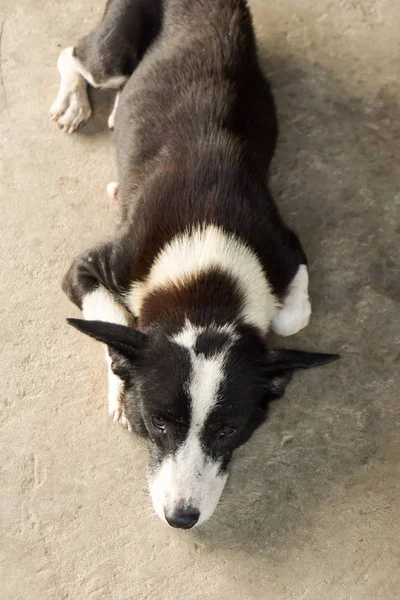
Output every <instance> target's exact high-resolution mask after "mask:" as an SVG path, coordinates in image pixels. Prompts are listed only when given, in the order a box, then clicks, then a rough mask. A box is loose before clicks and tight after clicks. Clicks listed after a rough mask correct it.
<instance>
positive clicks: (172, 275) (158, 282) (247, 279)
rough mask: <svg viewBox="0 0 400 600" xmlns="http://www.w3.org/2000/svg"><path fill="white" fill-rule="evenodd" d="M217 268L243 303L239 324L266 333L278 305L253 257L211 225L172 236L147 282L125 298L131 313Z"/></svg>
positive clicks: (230, 235) (248, 251) (236, 242)
mask: <svg viewBox="0 0 400 600" xmlns="http://www.w3.org/2000/svg"><path fill="white" fill-rule="evenodd" d="M210 268H219V269H220V270H221V271H223V272H224V273H226V274H227V275H229V276H230V277H232V278H233V279H234V281H236V283H237V285H238V286H239V290H240V292H241V293H242V296H243V299H244V306H243V310H242V314H241V315H239V316H241V317H242V318H243V320H244V321H245V322H246V323H248V324H251V325H254V326H255V327H258V329H260V330H261V332H262V333H266V331H267V329H268V327H269V324H270V323H271V320H272V319H273V317H274V316H275V314H276V311H277V307H278V303H277V300H276V298H275V297H274V295H273V294H272V290H271V287H270V285H269V283H268V281H267V278H266V276H265V273H264V271H263V268H262V265H261V262H260V260H259V259H258V257H257V256H256V254H255V253H254V252H253V251H252V250H251V249H250V248H249V247H248V246H247V245H246V244H245V243H244V242H243V241H241V240H239V239H237V238H236V237H235V236H234V235H232V234H229V233H226V232H225V231H224V230H223V229H222V228H220V227H216V226H215V225H208V226H206V227H198V228H196V229H194V230H193V231H190V232H189V231H188V232H186V233H183V234H181V235H178V236H176V237H175V238H174V239H173V240H171V242H169V244H167V245H166V246H165V247H164V248H163V250H162V251H161V252H160V254H159V255H158V257H157V259H156V261H155V262H154V264H153V267H152V269H151V271H150V274H149V276H148V278H147V280H146V281H145V282H144V283H134V284H133V285H132V288H131V291H130V293H129V294H128V298H127V301H128V304H129V307H130V309H131V310H132V312H133V313H134V314H136V315H139V314H140V310H141V306H142V303H143V299H144V297H145V296H146V295H147V294H148V293H149V292H152V291H154V290H155V289H156V288H159V287H162V286H165V285H167V284H168V283H174V284H175V285H184V284H185V280H187V279H189V278H191V277H193V275H196V274H200V273H204V272H205V271H207V270H209V269H210Z"/></svg>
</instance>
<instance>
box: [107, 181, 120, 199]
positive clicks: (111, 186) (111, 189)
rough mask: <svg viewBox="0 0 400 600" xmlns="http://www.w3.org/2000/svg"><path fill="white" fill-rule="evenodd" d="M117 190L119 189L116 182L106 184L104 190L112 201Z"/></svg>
mask: <svg viewBox="0 0 400 600" xmlns="http://www.w3.org/2000/svg"><path fill="white" fill-rule="evenodd" d="M118 188H119V183H118V181H110V183H108V184H107V188H106V189H107V195H108V197H109V198H110V199H111V200H113V199H115V198H116V197H117V194H118Z"/></svg>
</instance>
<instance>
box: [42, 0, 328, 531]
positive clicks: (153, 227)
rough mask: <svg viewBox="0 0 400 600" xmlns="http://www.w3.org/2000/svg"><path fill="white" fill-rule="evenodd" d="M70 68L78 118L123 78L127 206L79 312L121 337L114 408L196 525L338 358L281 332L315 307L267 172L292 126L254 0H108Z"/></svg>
mask: <svg viewBox="0 0 400 600" xmlns="http://www.w3.org/2000/svg"><path fill="white" fill-rule="evenodd" d="M58 69H59V71H60V74H61V86H60V90H59V94H58V96H57V99H56V100H55V102H54V103H53V106H52V108H51V116H52V119H53V120H55V121H56V122H57V123H58V125H59V126H60V127H61V128H62V129H63V130H64V131H67V132H68V133H71V132H73V131H74V130H75V129H77V127H79V126H80V125H81V124H82V123H84V122H85V121H86V120H87V119H88V118H89V116H90V113H91V108H90V104H89V101H88V96H87V90H86V86H87V83H89V84H90V85H92V86H94V87H103V88H116V89H118V97H119V94H120V92H121V90H122V88H123V90H122V92H121V95H120V97H119V104H118V109H117V110H116V111H115V110H113V113H112V115H111V117H110V120H111V124H112V125H113V121H114V116H115V140H116V148H117V161H118V171H119V182H118V184H116V183H113V184H110V186H109V190H110V193H111V194H114V195H117V196H118V197H117V202H118V203H119V205H120V208H121V214H122V218H121V221H122V222H121V225H120V226H119V228H118V231H117V233H116V236H115V238H114V239H113V240H111V241H109V242H106V243H104V244H102V245H100V246H98V247H96V248H93V249H91V250H88V251H87V252H85V253H84V254H82V255H81V256H79V257H78V258H77V259H76V260H75V261H74V262H73V264H72V266H71V268H70V269H69V271H68V273H67V274H66V276H65V279H64V282H63V289H64V290H65V292H66V294H67V295H68V296H69V298H70V299H71V300H72V301H73V302H74V303H75V304H76V305H77V306H78V307H79V308H81V309H82V312H83V320H78V319H70V320H69V322H70V323H71V324H72V325H74V326H75V327H76V328H77V329H79V330H80V331H82V332H84V333H86V334H88V335H90V336H92V337H93V338H95V339H97V340H99V341H101V342H103V343H104V344H105V345H106V358H107V362H108V375H109V395H108V406H109V412H110V414H111V415H112V416H113V418H114V421H118V420H120V421H122V422H123V423H124V424H125V425H127V426H128V427H129V428H130V429H134V430H135V431H136V432H138V433H139V434H141V435H143V436H146V437H147V438H148V440H149V442H150V443H149V446H150V466H149V484H150V491H151V496H152V501H153V505H154V509H155V511H156V513H157V514H158V515H159V516H160V517H161V519H163V520H166V521H167V522H168V523H169V524H170V525H172V526H174V527H182V528H190V527H193V526H194V525H196V524H200V523H203V522H204V521H206V520H207V519H208V518H209V517H210V516H211V515H212V514H213V512H214V510H215V507H216V505H217V503H218V500H219V497H220V495H221V492H222V490H223V487H224V484H225V481H226V478H227V468H228V463H229V462H230V459H231V456H232V452H233V450H234V449H235V448H237V447H238V446H240V445H241V444H243V443H244V442H245V441H246V440H247V439H248V438H249V437H250V435H251V433H252V431H254V428H255V427H256V426H257V425H258V424H259V423H260V422H261V419H260V418H259V417H260V414H261V413H262V411H263V409H265V407H266V405H267V403H268V401H269V400H270V399H274V398H279V397H280V396H281V395H282V394H283V392H284V388H285V386H286V384H287V383H288V381H289V380H290V377H291V375H292V373H293V371H294V370H295V369H298V368H308V367H313V366H315V365H321V364H323V363H326V362H329V361H331V360H333V359H335V358H337V357H336V355H330V354H312V353H307V352H300V351H294V350H268V349H267V346H266V341H265V340H266V335H267V332H268V330H269V329H272V330H273V331H274V332H276V333H278V334H281V335H285V336H287V335H291V334H294V333H296V332H297V331H299V330H300V329H302V328H303V327H305V326H306V325H307V323H308V321H309V318H310V312H311V307H310V302H309V299H308V272H307V261H306V257H305V254H304V251H303V249H302V247H301V244H300V242H299V240H298V238H297V236H296V235H295V234H294V233H293V232H292V231H291V230H289V229H288V228H287V227H286V226H285V224H284V223H283V222H282V219H281V217H280V215H279V213H278V210H277V208H276V206H275V204H274V201H273V199H272V198H271V195H270V193H269V191H268V187H267V186H266V182H265V173H266V171H267V169H268V166H269V163H270V161H271V158H272V155H273V152H274V149H275V142H276V134H277V125H276V116H275V108H274V102H273V99H272V96H271V92H270V87H269V85H268V83H267V81H266V80H265V79H264V76H263V74H262V72H261V69H260V66H259V62H258V59H257V51H256V44H255V39H254V33H253V27H252V22H251V16H250V13H249V10H248V8H247V5H246V2H245V0H109V2H108V3H107V7H106V11H105V14H104V17H103V20H102V22H101V24H100V25H99V26H98V27H97V28H96V29H95V30H94V31H92V32H91V33H90V34H89V35H88V36H86V37H84V38H83V39H81V40H80V41H79V42H78V44H77V45H76V46H75V47H71V48H67V49H66V50H64V51H63V52H62V53H61V55H60V57H59V60H58ZM117 102H118V99H117V101H116V104H117Z"/></svg>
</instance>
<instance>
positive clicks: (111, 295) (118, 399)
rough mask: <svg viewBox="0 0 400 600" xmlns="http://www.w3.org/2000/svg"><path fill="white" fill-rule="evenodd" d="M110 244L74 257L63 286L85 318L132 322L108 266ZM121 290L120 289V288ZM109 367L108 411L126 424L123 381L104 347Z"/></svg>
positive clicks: (113, 273) (111, 259)
mask: <svg viewBox="0 0 400 600" xmlns="http://www.w3.org/2000/svg"><path fill="white" fill-rule="evenodd" d="M112 262H113V246H112V245H111V244H104V245H102V246H99V247H98V248H94V249H93V250H89V251H87V252H85V253H83V254H81V255H80V256H78V258H76V259H75V260H74V262H73V263H72V265H71V267H70V269H69V270H68V272H67V274H66V275H65V277H64V279H63V284H62V287H63V290H64V292H65V293H66V294H67V296H68V297H69V298H70V300H72V302H74V304H76V305H77V306H78V307H79V308H80V309H81V310H82V313H83V318H84V319H85V320H88V321H105V322H108V323H117V324H119V325H126V326H128V327H129V326H132V325H133V316H132V315H131V314H130V313H129V312H128V311H127V310H126V308H125V307H124V305H123V304H122V303H121V302H120V297H121V294H119V293H118V290H117V289H116V282H115V279H116V277H117V276H118V273H117V274H115V272H114V270H113V269H111V264H112ZM119 291H120V292H121V291H122V290H121V289H120V290H119ZM106 362H107V368H108V412H109V414H110V416H111V417H112V419H113V421H114V422H115V423H116V422H117V421H120V422H121V424H122V425H124V426H125V427H128V428H129V423H128V420H127V419H126V418H125V415H124V383H123V381H122V380H121V379H120V378H119V377H118V376H117V375H116V374H115V373H114V372H113V369H112V360H111V356H110V353H109V351H108V348H107V347H106Z"/></svg>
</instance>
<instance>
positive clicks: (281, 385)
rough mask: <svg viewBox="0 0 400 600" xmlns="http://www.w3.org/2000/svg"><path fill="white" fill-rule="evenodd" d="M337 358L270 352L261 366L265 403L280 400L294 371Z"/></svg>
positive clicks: (292, 352) (302, 353) (298, 351)
mask: <svg viewBox="0 0 400 600" xmlns="http://www.w3.org/2000/svg"><path fill="white" fill-rule="evenodd" d="M338 358H339V354H320V353H315V352H302V351H301V350H285V349H281V350H271V351H269V352H268V353H267V356H266V360H265V362H264V365H263V377H264V388H265V391H266V397H265V402H268V400H275V399H278V398H281V397H282V396H283V394H284V391H285V388H286V386H287V384H288V383H289V381H290V380H291V378H292V375H293V372H294V371H295V370H296V369H311V368H312V367H317V366H319V365H325V364H326V363H329V362H332V361H334V360H337V359H338Z"/></svg>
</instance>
